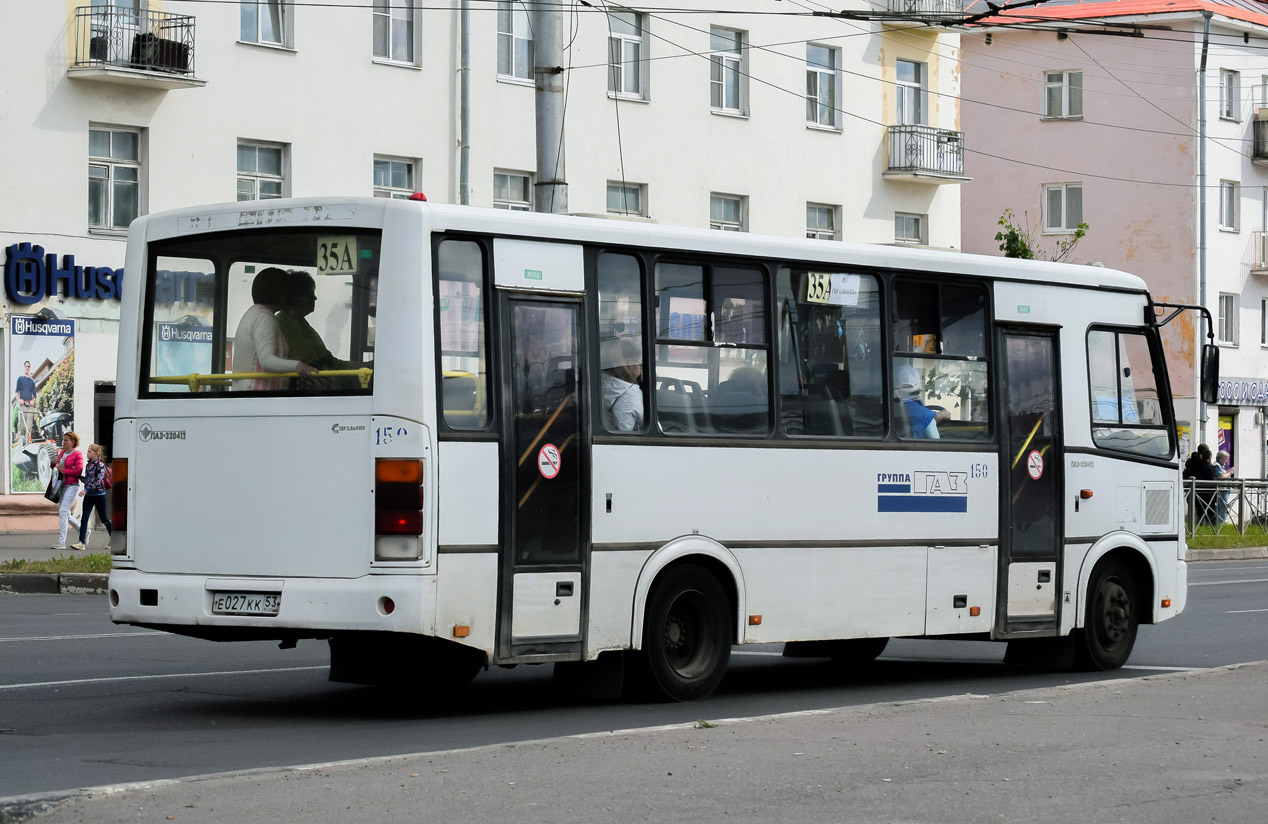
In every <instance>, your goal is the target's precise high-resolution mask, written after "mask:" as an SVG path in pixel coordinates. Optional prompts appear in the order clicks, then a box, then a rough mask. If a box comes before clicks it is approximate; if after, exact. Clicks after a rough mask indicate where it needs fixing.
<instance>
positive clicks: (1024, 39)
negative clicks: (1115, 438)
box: [961, 23, 1218, 419]
mask: <svg viewBox="0 0 1268 824" xmlns="http://www.w3.org/2000/svg"><path fill="white" fill-rule="evenodd" d="M1187 25H1188V24H1186V23H1180V24H1179V26H1178V27H1177V30H1176V33H1175V35H1173V37H1175V39H1176V40H1177V41H1181V42H1171V41H1168V40H1160V39H1150V40H1148V41H1139V40H1133V39H1132V38H1128V37H1109V36H1096V35H1082V34H1073V35H1071V36H1070V37H1068V38H1066V39H1058V37H1057V35H1056V34H1055V33H1054V32H1027V31H1018V30H1013V31H1004V32H995V33H993V34H992V36H991V41H992V42H991V45H987V44H986V42H985V36H984V35H967V36H965V37H964V38H963V40H962V43H961V45H962V49H963V53H964V54H963V56H964V83H963V92H962V93H963V97H964V101H963V104H962V108H961V118H962V122H963V124H964V126H963V128H964V132H965V147H966V149H965V153H966V155H965V173H966V174H967V175H968V176H969V177H971V178H973V179H972V181H971V182H968V183H965V184H963V185H962V187H961V208H962V212H963V214H962V218H961V225H962V232H963V236H962V243H963V248H964V251H966V252H975V253H979V254H991V255H999V254H1002V253H1001V252H1000V251H999V245H998V243H997V242H996V241H995V239H994V238H995V233H996V232H997V231H998V230H999V227H998V226H997V221H998V219H999V217H1000V215H1001V214H1002V213H1003V212H1004V210H1005V209H1007V208H1011V209H1012V210H1013V212H1014V213H1016V214H1017V215H1018V216H1019V217H1020V216H1022V213H1023V212H1027V213H1029V218H1030V220H1031V221H1032V223H1033V225H1034V227H1035V232H1036V236H1037V237H1038V239H1039V246H1040V247H1041V248H1042V249H1043V250H1045V251H1046V252H1047V253H1049V254H1050V253H1051V252H1052V250H1053V249H1054V248H1055V243H1056V241H1057V240H1058V239H1060V237H1061V236H1054V235H1043V234H1041V232H1042V187H1043V185H1044V184H1048V183H1075V182H1080V183H1082V186H1083V220H1084V221H1085V222H1087V223H1088V224H1089V227H1090V228H1089V230H1088V234H1087V236H1086V237H1085V238H1084V239H1083V240H1082V241H1080V243H1079V244H1078V246H1077V247H1076V248H1075V250H1074V252H1073V253H1072V255H1071V256H1070V257H1069V258H1067V260H1068V261H1069V262H1073V263H1092V262H1100V263H1103V264H1104V265H1106V266H1108V267H1112V268H1116V269H1123V270H1125V271H1128V272H1131V273H1133V274H1136V275H1139V276H1140V277H1142V278H1144V280H1145V282H1146V283H1148V284H1149V289H1150V290H1151V292H1152V293H1153V295H1154V298H1155V299H1156V300H1163V301H1174V302H1183V303H1193V302H1195V301H1196V298H1197V248H1198V237H1197V223H1198V221H1197V212H1198V192H1197V189H1196V187H1195V184H1196V179H1197V178H1196V175H1197V168H1198V161H1197V147H1198V140H1197V137H1196V130H1197V127H1198V122H1197V108H1198V107H1197V88H1196V82H1195V81H1196V74H1195V71H1196V66H1195V64H1194V60H1195V49H1194V46H1193V44H1192V42H1190V41H1188V39H1187ZM1098 64H1099V65H1098ZM1058 70H1081V71H1082V72H1083V118H1082V119H1081V120H1045V119H1043V118H1042V117H1041V115H1042V113H1043V106H1044V72H1045V71H1058ZM1216 75H1217V78H1218V72H1216ZM1116 78H1121V79H1122V80H1123V81H1126V82H1127V83H1128V84H1129V85H1130V88H1128V87H1127V86H1124V85H1123V83H1121V82H1119V80H1118V79H1116ZM1208 87H1210V79H1209V76H1208ZM1133 90H1134V91H1135V92H1139V95H1137V94H1135V93H1133ZM1142 96H1143V97H1145V98H1148V99H1147V100H1145V99H1142ZM988 104H990V105H988ZM1098 124H1108V125H1098ZM1120 127H1131V129H1128V128H1120ZM1002 158H1008V159H1010V160H1005V159H1002ZM1011 160H1018V161H1025V163H1026V164H1033V165H1024V164H1023V163H1016V162H1011ZM1044 167H1046V168H1044ZM1098 176H1099V177H1098ZM1110 178H1114V179H1110ZM1132 181H1136V182H1132ZM1153 184H1174V185H1153ZM1214 208H1217V204H1216V202H1215V199H1214V198H1212V199H1211V200H1210V202H1209V203H1208V210H1209V209H1214ZM1193 329H1194V327H1193V313H1189V312H1186V313H1184V314H1183V315H1181V317H1179V318H1177V319H1176V320H1175V321H1173V322H1172V323H1171V324H1170V325H1169V326H1168V327H1166V329H1165V330H1164V341H1165V345H1166V349H1167V359H1168V362H1169V364H1170V372H1171V389H1172V393H1173V395H1174V396H1175V398H1176V400H1177V404H1176V411H1177V414H1178V415H1179V417H1180V418H1182V419H1183V418H1186V417H1188V415H1186V410H1187V409H1189V408H1190V407H1191V404H1182V403H1180V399H1181V398H1192V396H1193V368H1192V365H1193V347H1194V337H1193V335H1194V333H1193Z"/></svg>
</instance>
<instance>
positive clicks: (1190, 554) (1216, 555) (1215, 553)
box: [1184, 546, 1268, 562]
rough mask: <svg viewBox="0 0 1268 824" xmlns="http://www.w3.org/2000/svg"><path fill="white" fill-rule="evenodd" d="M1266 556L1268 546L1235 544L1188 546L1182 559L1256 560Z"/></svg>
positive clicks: (1267, 555)
mask: <svg viewBox="0 0 1268 824" xmlns="http://www.w3.org/2000/svg"><path fill="white" fill-rule="evenodd" d="M1265 558H1268V547H1264V546H1237V547H1229V548H1227V549H1194V548H1193V547H1189V548H1188V550H1187V552H1186V553H1185V556H1184V559H1185V560H1186V561H1189V562H1193V561H1257V560H1263V559H1265Z"/></svg>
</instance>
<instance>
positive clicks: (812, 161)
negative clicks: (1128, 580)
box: [0, 0, 967, 517]
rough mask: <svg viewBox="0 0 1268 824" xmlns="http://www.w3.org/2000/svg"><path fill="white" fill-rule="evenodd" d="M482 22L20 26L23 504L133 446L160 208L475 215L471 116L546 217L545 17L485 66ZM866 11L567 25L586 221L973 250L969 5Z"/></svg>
mask: <svg viewBox="0 0 1268 824" xmlns="http://www.w3.org/2000/svg"><path fill="white" fill-rule="evenodd" d="M894 1H895V2H896V3H897V0H894ZM437 5H439V6H441V7H440V8H436V6H437ZM461 5H462V4H460V3H459V2H456V0H455V2H450V3H443V4H429V5H424V6H419V5H417V4H410V3H408V2H404V0H374V1H373V2H367V3H365V4H357V5H353V6H349V5H348V4H346V3H337V2H334V1H333V0H331V2H323V1H322V0H314V2H308V3H304V4H291V3H287V2H283V1H282V0H258V1H257V0H252V1H251V2H243V3H198V2H182V0H166V2H159V0H114V2H112V3H111V2H97V0H91V1H90V0H68V2H66V3H59V2H56V0H54V2H41V3H34V4H30V3H28V4H24V5H19V4H17V3H13V2H6V3H4V4H3V6H0V16H3V17H4V18H6V19H4V20H0V22H3V23H4V24H5V28H6V29H7V30H9V31H15V30H16V26H17V25H18V23H19V22H20V24H21V32H22V36H21V37H13V38H10V39H9V41H8V42H7V43H6V47H5V49H4V50H2V51H0V101H2V103H0V154H2V156H3V157H4V158H5V160H4V161H3V164H2V165H0V188H2V189H3V191H5V192H7V193H10V196H8V197H5V198H2V199H0V251H2V252H3V253H4V255H5V304H4V322H5V352H6V357H5V358H4V359H3V365H2V366H0V369H3V378H4V380H5V382H6V386H7V387H8V388H9V389H8V391H9V392H10V415H9V424H8V428H7V437H8V438H9V449H8V450H7V452H6V458H5V462H6V464H7V467H8V470H7V471H6V472H5V482H4V485H3V489H4V492H5V493H21V492H36V491H39V490H40V489H42V482H41V477H40V475H39V473H38V469H39V467H40V466H41V465H42V462H43V458H42V457H41V456H40V454H38V453H41V450H46V449H47V448H48V446H47V444H48V443H50V442H52V441H54V440H56V437H57V435H58V434H59V433H60V432H61V431H63V430H69V429H74V430H76V431H77V432H79V434H80V435H81V436H82V437H83V439H84V442H85V443H88V442H100V443H103V444H104V445H105V446H106V447H107V449H109V446H110V444H109V438H110V421H111V419H112V411H113V402H112V397H113V382H114V370H115V359H116V349H117V329H118V318H119V304H118V300H117V286H118V283H119V282H120V279H121V278H123V277H126V276H127V274H128V273H126V272H124V271H123V269H122V267H123V259H124V246H125V240H126V232H127V226H128V224H129V223H130V221H131V220H132V219H134V218H135V217H137V216H138V215H141V214H148V213H152V212H155V211H160V210H165V209H171V208H177V207H183V206H189V205H194V204H199V203H216V202H226V201H233V200H244V199H261V200H267V199H272V198H277V197H289V196H295V197H303V196H322V195H370V194H374V195H377V196H383V197H405V196H408V195H409V194H411V193H412V192H416V191H422V192H424V193H426V195H427V197H428V198H429V199H431V200H433V201H441V202H461V199H460V195H461V190H462V187H461V165H460V164H461V157H462V151H461V148H462V147H461V146H460V136H461V134H462V130H461V124H462V121H463V118H464V116H465V117H467V118H469V119H468V120H467V123H468V127H469V134H470V139H469V146H468V147H467V156H468V166H467V168H468V179H469V189H468V191H469V198H468V202H469V203H470V204H472V205H475V206H493V207H500V208H508V209H531V208H533V206H534V203H533V199H534V194H533V190H534V182H535V177H536V170H535V168H534V165H535V162H536V161H535V157H536V147H535V138H534V82H533V68H534V66H537V65H539V64H540V62H541V61H538V60H537V56H536V54H535V48H534V45H535V44H534V39H535V38H534V34H533V32H534V20H535V15H536V14H538V13H541V12H540V11H538V10H535V9H534V8H533V6H534V4H533V3H519V2H516V3H512V2H498V3H491V2H490V3H471V4H470V6H471V9H470V12H469V24H468V26H467V29H466V39H467V41H468V46H469V62H468V64H467V66H464V65H463V64H462V54H463V48H462V42H463V34H464V32H463V28H462V24H461V21H462V15H461V14H460V6H461ZM600 5H603V4H600ZM855 5H856V6H857V12H856V13H855V14H854V15H853V16H854V17H855V18H856V19H833V18H824V17H812V16H810V15H809V13H808V12H809V9H810V8H811V7H806V6H804V4H779V7H777V8H774V9H772V4H771V3H769V2H758V1H757V0H743V2H738V3H734V4H730V8H729V9H728V10H727V11H715V12H710V13H680V14H674V13H669V12H661V11H657V12H639V11H636V10H633V9H626V8H620V7H616V6H606V7H605V8H596V5H595V4H586V5H583V4H580V3H578V4H575V6H573V7H572V8H570V9H568V12H569V13H568V15H567V17H566V22H565V30H566V32H567V35H568V37H567V44H568V45H567V48H566V50H565V52H564V55H563V58H562V60H561V62H562V64H563V65H562V68H563V70H564V77H565V88H566V107H565V118H564V152H565V169H564V174H565V177H566V179H567V181H568V183H569V207H570V211H572V212H574V213H583V214H586V213H592V214H609V215H619V216H622V217H627V218H629V217H633V218H643V219H649V220H654V221H657V222H660V223H668V224H678V225H687V226H698V227H713V228H715V229H720V230H738V231H752V232H761V233H770V234H779V235H793V236H800V235H802V234H803V233H804V234H805V235H807V236H810V237H817V238H823V239H826V240H851V241H861V242H873V243H911V244H918V245H930V246H936V247H944V248H955V247H957V246H958V245H959V238H960V234H961V232H960V222H959V194H958V192H957V191H956V190H957V189H958V188H959V184H960V183H961V182H962V181H964V180H966V179H967V178H966V177H965V170H964V134H963V132H962V131H960V124H959V116H960V113H959V107H958V94H959V66H958V61H959V54H958V42H959V35H957V34H954V33H952V32H949V31H947V30H946V29H944V28H942V27H941V26H939V25H930V23H937V21H938V20H939V19H942V18H946V19H950V18H953V17H955V16H957V15H958V13H959V11H960V4H959V2H958V1H957V0H919V2H915V3H914V5H913V3H912V2H910V1H908V2H902V3H898V4H897V5H896V6H895V9H894V11H892V12H891V11H890V10H889V9H882V10H881V13H880V15H879V16H880V17H883V18H885V19H883V20H878V19H864V18H866V17H868V16H869V15H870V16H872V17H876V15H875V14H874V12H875V10H876V5H875V4H871V3H863V2H859V3H857V4H855ZM680 6H681V8H682V9H683V10H684V11H686V12H692V11H702V10H706V9H714V8H716V4H704V3H693V2H687V3H683V4H680ZM693 6H694V7H698V8H697V9H693V8H692V7H693ZM785 7H787V8H785ZM547 8H551V9H557V8H558V6H557V4H548V6H547ZM912 10H915V11H916V12H919V13H921V14H922V15H923V22H921V21H915V20H910V19H907V18H909V17H910V15H911V12H912ZM771 11H776V12H781V13H778V14H770V12H771ZM785 12H786V13H785ZM464 74H466V75H467V76H468V78H469V83H470V105H469V107H467V109H466V110H465V111H464V109H463V107H462V103H461V99H462V96H461V94H460V84H461V78H462V76H463V75H464ZM15 193H16V196H14V195H15ZM172 288H183V287H181V285H180V284H174V285H173V286H172ZM28 361H30V372H29V375H28V373H27V368H28V367H27V362H28ZM23 377H29V379H30V381H31V382H32V384H33V385H34V389H31V385H30V384H26V383H25V382H22V383H23V385H24V387H25V388H24V389H21V390H20V389H19V382H20V381H19V379H20V378H23ZM30 394H34V397H33V398H30V399H28V398H26V397H24V396H25V395H30ZM24 407H25V409H24ZM31 409H34V410H35V412H34V413H33V412H31V411H30V410H31ZM32 418H38V419H39V420H38V421H36V423H35V425H34V426H32V425H31V419H32ZM19 497H20V496H17V495H12V494H10V495H6V498H7V499H8V500H9V501H10V503H12V502H13V501H14V500H16V499H17V498H19ZM32 498H35V496H32ZM0 509H3V507H0ZM3 515H4V513H3V512H0V517H3Z"/></svg>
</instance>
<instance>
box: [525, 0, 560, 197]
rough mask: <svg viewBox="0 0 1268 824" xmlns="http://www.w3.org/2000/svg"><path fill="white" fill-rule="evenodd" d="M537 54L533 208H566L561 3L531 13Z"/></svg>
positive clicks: (542, 6) (534, 73) (545, 6)
mask: <svg viewBox="0 0 1268 824" xmlns="http://www.w3.org/2000/svg"><path fill="white" fill-rule="evenodd" d="M533 21H534V22H533V36H534V40H535V42H534V47H535V49H536V57H535V60H534V62H535V63H536V65H535V66H534V67H533V76H534V78H535V80H536V93H535V95H534V102H535V103H536V109H537V129H536V133H537V181H536V183H534V185H533V208H534V209H535V210H536V211H538V212H555V213H564V212H567V211H568V184H567V183H566V182H565V180H564V177H565V174H564V26H563V21H564V9H563V7H562V4H561V3H558V2H554V3H546V4H541V5H538V6H537V7H536V9H535V11H534V14H533Z"/></svg>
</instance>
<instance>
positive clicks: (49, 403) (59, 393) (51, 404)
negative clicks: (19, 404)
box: [35, 350, 75, 417]
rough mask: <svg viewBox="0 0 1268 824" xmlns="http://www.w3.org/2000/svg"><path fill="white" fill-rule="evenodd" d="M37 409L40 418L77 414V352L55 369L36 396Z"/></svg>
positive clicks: (69, 355) (70, 354)
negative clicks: (52, 414)
mask: <svg viewBox="0 0 1268 824" xmlns="http://www.w3.org/2000/svg"><path fill="white" fill-rule="evenodd" d="M35 408H36V409H38V410H40V416H41V417H42V416H44V415H47V414H49V413H50V412H69V413H71V414H72V415H73V414H74V413H75V352H74V350H71V351H70V352H69V353H67V355H66V357H64V358H62V361H61V363H59V364H57V366H55V367H53V374H51V375H49V376H48V380H46V381H44V385H43V386H41V387H40V391H39V393H38V394H37V395H36V396H35Z"/></svg>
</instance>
